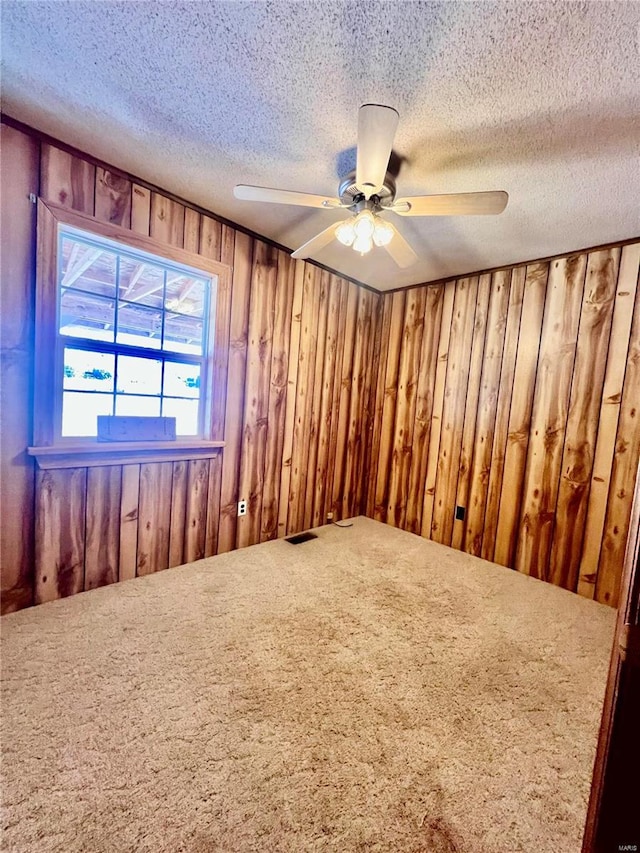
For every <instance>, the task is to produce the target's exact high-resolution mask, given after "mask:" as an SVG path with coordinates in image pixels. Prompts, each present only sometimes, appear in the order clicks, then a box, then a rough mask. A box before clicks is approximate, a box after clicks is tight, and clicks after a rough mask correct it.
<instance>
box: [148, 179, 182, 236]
mask: <svg viewBox="0 0 640 853" xmlns="http://www.w3.org/2000/svg"><path fill="white" fill-rule="evenodd" d="M184 216H185V213H184V205H183V204H179V203H178V202H177V201H173V199H171V198H166V197H165V196H163V195H160V193H154V192H152V193H151V219H150V234H151V236H152V237H153V238H154V240H160V242H162V243H168V244H169V245H170V246H177V247H178V248H180V249H181V248H182V247H183V246H184Z"/></svg>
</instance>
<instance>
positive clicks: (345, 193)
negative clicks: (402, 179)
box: [338, 171, 396, 207]
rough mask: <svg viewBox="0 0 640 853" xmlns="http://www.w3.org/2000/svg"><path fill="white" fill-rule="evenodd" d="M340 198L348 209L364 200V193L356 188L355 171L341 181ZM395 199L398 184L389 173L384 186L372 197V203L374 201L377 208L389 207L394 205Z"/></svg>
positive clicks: (339, 187)
mask: <svg viewBox="0 0 640 853" xmlns="http://www.w3.org/2000/svg"><path fill="white" fill-rule="evenodd" d="M338 197H339V199H340V201H341V202H342V203H343V204H345V205H346V206H347V207H352V206H354V205H356V204H358V202H360V201H362V200H363V199H364V193H363V192H361V190H359V189H358V187H357V186H356V173H355V171H353V172H349V174H348V175H346V176H345V177H344V178H343V179H342V180H341V181H340V184H339V186H338ZM395 197H396V182H395V180H394V179H393V176H392V175H391V174H390V173H389V172H387V174H386V175H385V178H384V184H383V186H382V187H381V189H380V190H378V192H377V193H376V194H375V195H373V196H371V199H370V201H372V202H373V203H374V205H375V206H376V207H378V206H379V207H388V206H389V205H390V204H393V200H394V198H395Z"/></svg>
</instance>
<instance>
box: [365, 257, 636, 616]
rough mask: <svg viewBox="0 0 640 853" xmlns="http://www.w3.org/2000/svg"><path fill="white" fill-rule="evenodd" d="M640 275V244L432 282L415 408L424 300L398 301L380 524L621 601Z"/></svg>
mask: <svg viewBox="0 0 640 853" xmlns="http://www.w3.org/2000/svg"><path fill="white" fill-rule="evenodd" d="M639 265H640V244H637V243H636V244H629V245H626V246H624V247H623V248H622V249H620V248H616V247H614V248H609V249H600V250H594V251H592V252H590V253H581V254H578V255H572V256H568V257H563V258H557V259H554V260H552V261H550V262H548V263H542V262H539V263H532V264H528V265H526V266H520V267H514V268H513V269H512V270H506V271H502V270H497V271H496V272H494V273H493V274H492V275H491V277H490V283H489V276H488V275H482V276H480V277H479V279H477V278H473V277H471V278H469V277H467V278H462V279H458V280H457V281H452V282H447V283H445V284H444V285H435V286H424V287H423V288H418V290H419V291H423V292H424V293H425V295H426V303H425V304H426V306H427V307H426V309H425V315H424V332H423V346H422V353H421V355H420V358H419V362H418V364H419V368H418V376H419V388H418V402H417V405H416V408H415V413H413V412H411V410H409V412H407V411H406V404H404V403H403V404H402V405H401V402H400V401H401V399H403V398H404V397H405V396H406V388H407V387H409V386H410V385H411V383H412V382H413V381H414V379H415V376H416V360H415V359H414V355H413V353H412V352H411V349H410V348H408V349H405V346H407V342H408V340H409V339H408V330H407V322H406V320H407V317H409V318H410V320H411V322H413V316H412V315H411V309H410V308H408V309H406V308H405V303H406V304H407V305H409V306H410V305H411V303H410V302H409V300H411V299H413V298H414V297H413V294H414V293H415V291H414V290H409V291H406V292H404V293H402V292H395V293H391V294H388V295H386V296H385V298H384V307H383V319H382V321H381V324H380V334H381V335H382V337H383V339H382V340H381V342H380V353H381V360H380V369H379V372H378V377H377V384H376V393H375V406H374V412H375V417H376V419H377V420H378V421H379V424H374V427H373V428H374V444H373V446H372V450H373V447H375V445H376V443H377V439H376V438H375V437H376V436H377V435H378V434H379V435H380V439H379V450H378V453H377V457H376V455H375V453H373V452H372V454H371V456H370V462H369V480H370V483H369V497H368V502H367V512H368V514H370V515H373V517H375V518H378V519H380V520H382V521H386V522H387V523H390V524H396V525H398V526H400V527H403V528H405V529H407V530H411V531H412V532H421V533H422V535H423V536H426V537H427V538H432V539H434V540H436V541H438V542H444V543H445V544H449V543H450V544H452V545H453V546H454V547H457V548H461V549H464V550H467V551H469V552H470V553H472V554H477V555H479V556H482V557H483V558H485V559H488V560H495V561H496V562H499V563H501V564H503V565H505V566H511V567H512V568H516V569H518V570H519V571H521V572H524V573H526V574H531V575H533V576H535V577H539V578H542V579H544V580H549V581H551V582H553V583H555V584H558V585H561V586H563V587H565V588H567V589H571V590H576V589H577V591H578V592H580V593H581V594H584V595H587V596H589V597H594V596H595V597H596V598H597V599H598V600H599V601H602V602H605V603H608V604H613V605H615V604H616V602H617V596H618V590H619V584H620V572H621V567H622V560H623V555H624V543H625V542H626V539H627V535H628V530H629V516H630V512H631V496H632V494H633V485H634V478H635V473H636V470H637V466H638V458H639V456H640V414H639V410H640V407H639V405H638V403H639V401H640V289H639V287H638V268H639ZM430 293H431V294H433V296H432V297H431V298H432V299H433V300H435V299H436V295H437V296H438V298H439V299H440V300H441V310H440V313H438V312H434V311H433V309H432V308H430V307H429V298H430ZM634 306H635V307H634ZM403 318H404V325H403ZM430 323H431V324H433V335H434V337H433V339H427V340H425V336H427V335H428V331H429V324H430ZM403 330H404V331H403ZM420 383H423V386H422V387H423V388H424V390H421V386H420ZM423 396H424V400H423V401H422V402H421V399H422V398H423ZM412 417H415V421H414V423H413V425H412V426H410V427H409V430H411V429H413V433H412V440H411V441H410V448H411V452H410V456H409V454H407V457H408V458H409V459H410V463H409V465H410V467H409V477H408V483H409V488H408V489H406V488H405V485H404V483H405V479H404V478H405V476H406V475H405V473H404V472H403V469H402V463H401V460H400V455H399V454H400V449H401V448H404V447H405V446H406V445H405V440H404V434H405V432H406V431H407V429H408V427H407V423H411V418H412ZM392 449H393V452H394V454H395V458H394V459H393V460H391V459H390V455H391V452H392ZM374 483H375V486H374ZM372 495H374V496H375V497H374V498H372ZM456 505H460V506H462V507H463V508H464V509H465V518H464V520H455V517H454V516H455V509H456Z"/></svg>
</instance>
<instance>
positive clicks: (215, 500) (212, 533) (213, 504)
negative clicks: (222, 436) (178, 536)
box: [204, 453, 222, 557]
mask: <svg viewBox="0 0 640 853" xmlns="http://www.w3.org/2000/svg"><path fill="white" fill-rule="evenodd" d="M221 484H222V453H216V455H215V456H213V457H212V458H211V459H210V460H209V488H208V499H207V527H206V538H205V547H204V555H205V557H213V556H214V555H215V554H217V553H218V533H219V526H220V487H221Z"/></svg>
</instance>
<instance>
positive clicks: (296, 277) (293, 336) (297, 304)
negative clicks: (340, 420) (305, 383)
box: [278, 261, 305, 537]
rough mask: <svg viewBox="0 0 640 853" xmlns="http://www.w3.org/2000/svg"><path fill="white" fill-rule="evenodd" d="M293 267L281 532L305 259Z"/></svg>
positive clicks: (290, 452) (280, 529)
mask: <svg viewBox="0 0 640 853" xmlns="http://www.w3.org/2000/svg"><path fill="white" fill-rule="evenodd" d="M292 268H293V297H292V306H291V331H290V337H289V357H288V362H287V393H286V398H285V414H284V427H283V438H282V470H281V474H280V496H279V503H278V536H279V537H282V536H286V534H287V531H288V517H289V490H290V484H291V465H292V461H293V432H294V426H295V416H296V400H297V387H298V364H299V353H300V332H301V316H302V292H303V289H304V270H305V264H304V261H295V262H294V263H293V265H292Z"/></svg>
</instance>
